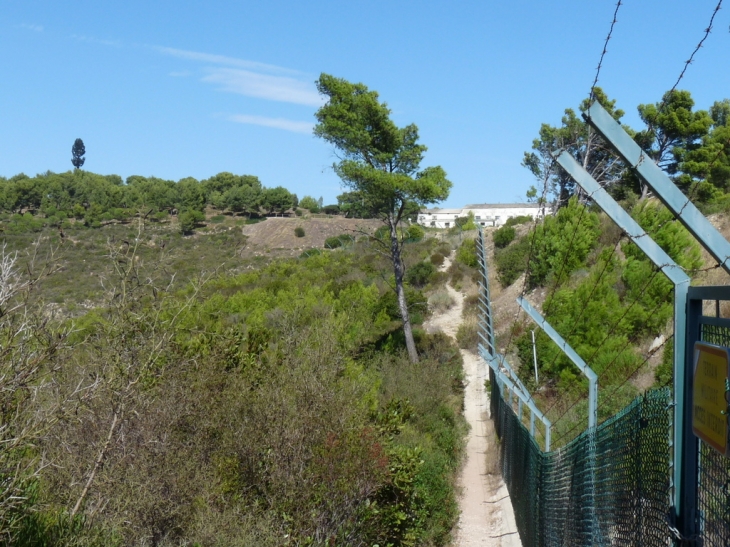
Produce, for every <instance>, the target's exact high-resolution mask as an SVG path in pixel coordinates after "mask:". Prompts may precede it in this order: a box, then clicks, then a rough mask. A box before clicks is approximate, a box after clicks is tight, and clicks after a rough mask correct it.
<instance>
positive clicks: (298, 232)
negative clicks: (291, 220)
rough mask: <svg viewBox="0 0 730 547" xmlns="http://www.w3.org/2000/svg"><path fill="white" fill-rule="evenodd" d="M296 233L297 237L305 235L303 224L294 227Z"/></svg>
mask: <svg viewBox="0 0 730 547" xmlns="http://www.w3.org/2000/svg"><path fill="white" fill-rule="evenodd" d="M294 235H295V236H297V237H304V228H302V227H301V226H297V227H296V228H294Z"/></svg>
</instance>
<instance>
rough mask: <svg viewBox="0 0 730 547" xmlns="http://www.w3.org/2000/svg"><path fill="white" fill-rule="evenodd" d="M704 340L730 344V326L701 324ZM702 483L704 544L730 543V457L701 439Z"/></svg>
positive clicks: (699, 494)
mask: <svg viewBox="0 0 730 547" xmlns="http://www.w3.org/2000/svg"><path fill="white" fill-rule="evenodd" d="M700 332H701V339H702V341H703V342H708V343H711V344H717V345H719V346H725V347H728V346H730V328H728V327H724V326H718V325H707V324H702V325H701V331H700ZM699 445H700V449H699V451H700V455H699V483H698V486H697V511H698V517H699V521H700V522H699V531H700V537H701V540H702V545H704V546H705V547H726V546H727V545H730V459H728V458H726V457H725V456H723V455H722V454H720V453H719V452H717V451H715V450H714V449H713V448H712V447H710V446H709V445H707V444H705V443H704V442H703V441H701V440H700V441H699Z"/></svg>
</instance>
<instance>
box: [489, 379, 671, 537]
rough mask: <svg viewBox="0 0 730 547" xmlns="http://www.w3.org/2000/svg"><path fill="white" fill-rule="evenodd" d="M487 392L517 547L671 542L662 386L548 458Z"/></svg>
mask: <svg viewBox="0 0 730 547" xmlns="http://www.w3.org/2000/svg"><path fill="white" fill-rule="evenodd" d="M491 389H492V397H491V401H490V404H491V410H492V418H493V419H494V422H495V429H496V432H497V435H498V436H499V437H500V439H501V443H500V453H501V454H500V455H501V458H502V460H501V467H502V475H503V477H504V481H505V483H506V485H507V488H508V490H509V492H510V497H511V499H512V505H513V508H514V512H515V521H516V523H517V527H518V530H519V533H520V537H521V540H522V544H523V545H526V546H527V545H530V546H539V547H553V546H555V547H557V546H564V545H571V546H580V545H591V546H604V545H605V546H608V545H611V546H618V545H644V546H648V547H652V546H667V545H671V542H672V541H671V535H670V531H669V526H668V524H667V514H668V512H669V504H670V499H669V476H670V468H669V454H670V449H669V430H670V429H669V428H670V409H671V405H670V404H669V402H670V395H669V390H668V389H667V388H664V389H659V390H653V391H650V392H648V393H647V394H646V395H644V396H642V397H639V398H637V399H636V400H635V401H634V402H633V403H631V404H630V405H629V406H628V407H626V408H625V409H624V410H623V411H621V412H620V413H619V414H617V415H616V416H614V417H613V418H611V419H609V420H607V421H605V422H604V423H603V424H601V425H600V426H598V427H597V428H595V429H592V430H589V431H586V432H584V433H583V434H582V435H580V436H579V437H577V438H576V439H574V440H573V441H571V442H570V443H569V444H568V445H566V446H565V447H563V448H561V449H559V450H555V451H553V452H548V453H544V452H542V451H541V450H540V449H539V447H538V445H537V444H536V442H535V441H534V439H533V438H532V437H531V436H530V433H529V431H528V430H527V429H526V428H525V426H524V425H523V424H522V423H521V422H520V420H519V419H518V417H517V416H516V414H515V412H514V410H513V409H512V407H511V406H510V405H509V403H508V402H506V401H505V400H504V399H503V397H502V396H501V394H500V390H499V387H498V385H497V382H495V381H494V379H492V384H491Z"/></svg>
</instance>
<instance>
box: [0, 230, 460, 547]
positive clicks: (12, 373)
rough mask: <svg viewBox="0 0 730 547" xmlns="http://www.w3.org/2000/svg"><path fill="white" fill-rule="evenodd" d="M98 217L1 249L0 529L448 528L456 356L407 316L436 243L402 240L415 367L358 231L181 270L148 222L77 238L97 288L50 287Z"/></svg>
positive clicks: (13, 534) (22, 541)
mask: <svg viewBox="0 0 730 547" xmlns="http://www.w3.org/2000/svg"><path fill="white" fill-rule="evenodd" d="M109 228H113V227H106V228H102V229H101V230H99V231H83V232H81V233H78V234H77V233H75V234H74V235H75V236H79V242H77V243H73V242H69V241H68V237H67V238H65V239H60V238H59V236H58V235H57V234H56V233H55V232H54V231H45V232H41V235H42V238H41V240H40V241H37V242H36V243H34V244H31V245H29V246H26V247H25V249H24V250H20V249H19V251H20V252H16V251H15V250H12V249H10V248H9V247H8V246H7V245H6V247H5V248H4V250H3V253H2V261H1V264H0V270H1V272H0V283H2V292H0V295H1V299H0V311H1V312H2V313H1V314H0V336H1V337H2V341H3V344H2V348H3V360H2V365H1V366H2V368H3V370H2V375H0V377H1V378H2V380H1V381H2V390H0V393H2V397H3V398H2V401H1V402H2V409H3V414H2V419H3V428H2V430H1V433H2V441H3V443H4V444H3V446H4V448H3V450H2V452H0V458H2V469H3V481H4V484H6V485H7V488H5V490H4V493H3V496H2V498H0V533H2V535H3V537H4V538H5V541H10V538H12V544H13V545H23V546H31V545H34V546H35V545H49V546H51V545H53V546H55V545H59V546H60V545H394V546H395V545H445V544H446V543H447V542H448V541H449V538H450V533H451V530H452V527H453V525H454V524H455V520H456V518H457V516H458V515H457V505H456V501H455V486H454V475H455V471H456V469H457V467H458V465H459V462H460V458H461V453H462V439H463V435H464V433H465V425H464V421H463V418H462V415H461V407H462V399H463V397H462V395H463V394H462V370H461V357H460V354H459V351H458V348H456V347H455V346H454V344H453V343H452V342H451V341H450V340H449V339H448V338H446V337H445V336H443V335H440V334H435V335H428V334H426V333H425V332H424V331H423V330H421V329H420V328H419V327H418V325H419V324H420V323H421V322H422V321H423V319H424V318H425V317H427V316H428V314H429V308H428V305H427V297H428V294H430V293H431V292H433V291H435V290H438V284H434V283H433V280H432V279H430V276H432V275H433V270H432V266H431V263H430V261H429V257H430V256H431V254H432V253H433V251H434V249H435V248H436V246H437V245H438V242H437V241H436V240H434V239H433V238H430V239H425V240H423V241H420V242H416V243H411V244H408V245H406V246H405V247H404V253H403V260H404V263H405V264H406V265H407V266H408V267H411V266H413V267H414V270H415V271H416V272H419V273H418V275H417V276H416V277H417V279H414V280H415V281H417V283H416V284H415V285H414V286H411V285H410V284H409V285H407V289H408V290H407V291H406V297H407V300H408V304H409V307H410V309H411V320H412V321H413V322H414V324H415V325H416V327H415V328H414V338H415V341H416V344H417V347H418V351H419V355H420V360H419V362H418V363H412V362H411V361H410V359H409V358H408V354H407V352H406V350H405V340H404V336H403V331H402V328H401V321H400V316H399V313H398V309H399V306H398V304H397V301H396V298H395V294H394V292H393V290H392V288H391V285H392V271H391V264H390V261H389V259H388V258H387V257H382V256H381V255H379V254H378V253H376V252H374V246H373V245H374V244H373V242H372V241H369V240H363V241H352V240H350V241H349V242H348V246H347V247H343V248H338V249H337V250H335V251H329V250H325V251H321V252H319V253H314V254H312V255H310V256H303V257H301V258H294V259H273V260H270V261H268V262H266V263H257V262H255V261H253V260H249V261H247V262H246V261H243V260H242V259H240V258H237V257H236V256H235V253H234V254H233V256H232V257H229V260H230V261H233V262H236V261H238V266H237V267H236V268H232V269H231V268H229V269H228V270H227V272H228V273H217V272H216V271H215V270H209V271H207V272H206V271H204V270H203V269H202V268H198V269H197V270H196V269H194V268H188V269H186V270H182V271H183V272H184V273H185V274H186V279H179V278H178V277H179V276H172V275H171V272H173V271H174V267H173V265H174V260H176V258H175V256H176V255H173V254H172V253H168V251H169V250H170V247H174V245H173V244H172V243H168V245H169V246H167V249H162V248H160V246H159V245H157V246H156V247H155V248H154V250H152V249H151V248H150V247H149V246H148V245H146V244H145V241H146V238H147V237H148V236H149V234H146V232H145V231H143V230H142V231H140V232H139V233H138V234H137V235H136V238H135V240H127V242H126V243H125V242H120V241H119V240H118V239H116V238H115V239H113V240H112V238H111V237H109V239H108V242H107V245H106V248H105V251H104V252H101V251H100V250H99V252H98V255H100V256H95V257H93V258H92V255H91V254H90V255H89V258H88V259H89V261H90V262H94V263H97V262H98V263H104V262H105V263H107V268H106V270H105V273H104V275H103V277H104V280H103V282H102V283H101V284H100V285H101V286H102V288H101V289H99V293H100V296H99V295H97V299H96V300H95V301H94V303H93V305H89V308H88V309H82V310H76V311H75V312H73V313H67V311H66V310H65V309H64V307H63V306H62V305H58V304H57V303H56V304H55V305H52V306H51V305H49V304H50V303H51V302H52V301H53V300H58V298H57V295H58V291H59V288H58V287H56V286H55V285H54V283H53V280H54V277H55V276H62V277H64V276H67V275H69V274H72V273H73V272H68V271H64V270H63V268H61V269H59V268H58V266H59V265H65V264H68V253H70V252H80V251H78V250H77V249H78V248H79V246H82V245H83V243H82V239H81V238H82V237H83V236H84V235H93V234H102V233H104V232H105V231H106V230H107V229H109ZM170 232H171V233H168V234H167V235H168V236H169V237H170V238H172V237H173V236H172V233H174V231H172V230H170ZM106 235H108V236H111V235H112V232H109V233H108V234H106ZM156 235H157V237H158V238H162V235H163V234H160V233H159V232H156ZM19 237H20V235H18V236H16V238H19ZM176 237H181V239H182V240H186V239H187V238H183V237H182V236H176ZM230 237H232V236H230ZM15 243H16V246H17V247H22V245H21V244H20V241H19V240H17V239H16V240H15ZM90 244H91V242H90ZM91 248H94V247H93V245H92V246H91V247H90V248H89V249H87V251H89V250H90V249H91ZM153 252H154V253H156V254H155V255H154V256H151V253H153ZM64 255H66V256H65V257H64ZM79 256H81V255H79ZM197 263H198V264H200V261H197ZM420 264H423V265H425V267H424V266H419V265H420ZM235 270H238V271H240V272H241V273H235ZM443 281H444V280H441V283H443ZM416 285H417V286H418V288H417V287H416ZM64 290H65V292H64V300H66V301H69V302H70V301H74V300H78V299H79V298H80V295H82V294H83V295H84V296H86V292H85V291H86V288H85V287H84V286H83V285H82V284H78V285H75V286H71V287H66V288H65V289H64ZM75 291H77V292H76V293H75ZM424 291H425V292H424Z"/></svg>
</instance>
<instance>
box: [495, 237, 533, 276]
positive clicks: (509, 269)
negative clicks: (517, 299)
mask: <svg viewBox="0 0 730 547" xmlns="http://www.w3.org/2000/svg"><path fill="white" fill-rule="evenodd" d="M531 238H532V233H530V234H527V235H525V236H523V237H521V238H520V239H519V240H518V241H517V242H515V243H514V244H512V245H508V246H507V247H505V248H504V249H497V248H495V249H494V265H495V268H496V269H497V278H498V279H499V282H500V283H501V284H502V286H503V287H508V286H509V285H511V284H512V283H514V282H515V281H516V280H517V278H518V277H520V275H522V273H523V272H524V271H525V269H526V268H527V258H528V256H529V253H530V241H531Z"/></svg>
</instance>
